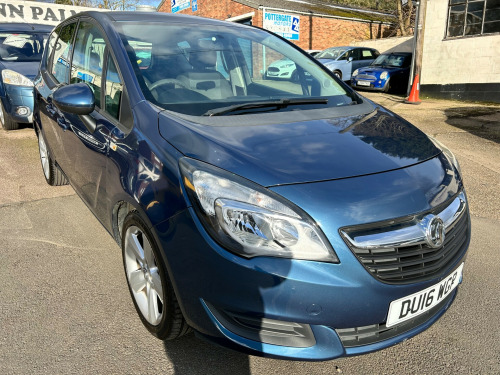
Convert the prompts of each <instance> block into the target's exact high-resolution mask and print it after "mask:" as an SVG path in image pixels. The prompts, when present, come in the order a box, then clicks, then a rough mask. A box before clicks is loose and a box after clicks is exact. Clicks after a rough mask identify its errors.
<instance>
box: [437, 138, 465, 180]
mask: <svg viewBox="0 0 500 375" xmlns="http://www.w3.org/2000/svg"><path fill="white" fill-rule="evenodd" d="M429 139H430V140H431V141H432V142H433V143H434V145H435V146H436V147H437V148H439V149H440V150H441V151H443V154H444V155H445V156H446V157H447V158H448V160H449V161H451V163H452V164H453V166H454V167H455V168H456V170H457V171H458V173H459V174H460V175H461V174H462V170H461V169H460V164H459V163H458V160H457V158H456V157H455V155H454V154H453V152H451V151H450V149H449V148H448V147H446V146H445V145H443V144H442V143H441V142H439V141H438V140H437V139H436V138H434V137H431V136H429Z"/></svg>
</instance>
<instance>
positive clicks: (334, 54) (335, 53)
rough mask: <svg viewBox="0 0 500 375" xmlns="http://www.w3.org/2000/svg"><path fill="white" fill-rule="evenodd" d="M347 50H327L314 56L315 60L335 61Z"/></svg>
mask: <svg viewBox="0 0 500 375" xmlns="http://www.w3.org/2000/svg"><path fill="white" fill-rule="evenodd" d="M346 51H347V50H346V49H345V48H338V47H337V48H328V49H325V50H324V51H321V52H320V53H318V54H317V55H316V56H314V57H315V58H317V59H332V60H337V59H338V58H339V57H340V56H342V55H343V54H344V52H346Z"/></svg>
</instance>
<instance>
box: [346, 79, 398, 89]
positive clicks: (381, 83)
mask: <svg viewBox="0 0 500 375" xmlns="http://www.w3.org/2000/svg"><path fill="white" fill-rule="evenodd" d="M358 81H360V80H359V79H357V78H352V79H351V86H352V87H353V88H355V89H357V90H358V89H360V90H369V91H386V90H387V85H388V84H389V78H387V79H385V80H381V79H376V80H361V81H364V82H369V86H365V85H360V84H359V83H358Z"/></svg>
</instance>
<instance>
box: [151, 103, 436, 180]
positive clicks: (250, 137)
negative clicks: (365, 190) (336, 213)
mask: <svg viewBox="0 0 500 375" xmlns="http://www.w3.org/2000/svg"><path fill="white" fill-rule="evenodd" d="M159 131H160V134H161V136H162V137H163V138H164V139H166V140H167V141H168V142H170V143H171V144H172V145H173V146H174V147H175V148H177V149H178V150H179V151H180V152H182V153H183V154H184V155H186V156H189V157H192V158H194V159H198V160H201V161H204V162H207V163H210V164H212V165H215V166H218V167H220V168H223V169H225V170H227V171H230V172H233V173H235V174H238V175H240V176H243V177H245V178H248V179H250V180H252V181H255V182H257V183H259V184H261V185H263V186H275V185H283V184H294V183H305V182H316V181H326V180H334V179H342V178H348V177H354V176H361V175H369V174H373V173H380V172H384V171H389V170H396V169H400V168H404V167H407V166H409V165H413V164H417V163H420V162H422V161H425V160H428V159H430V158H433V157H434V156H436V155H438V154H439V153H440V150H439V149H438V148H436V147H435V145H434V144H433V143H432V142H431V141H430V140H429V139H428V137H427V136H426V135H425V134H424V133H422V132H421V131H420V130H418V129H417V128H415V127H414V126H413V125H411V124H410V123H408V122H407V121H405V120H404V119H402V118H400V117H398V116H396V115H395V114H393V113H391V112H389V111H387V110H386V109H384V108H383V107H377V106H375V105H373V104H372V103H371V102H368V101H366V100H365V102H364V103H363V104H358V105H355V106H346V107H338V108H329V109H321V110H302V111H282V112H273V113H266V114H262V113H261V114H247V115H235V116H234V115H233V116H218V117H215V116H213V117H200V116H188V115H180V114H178V113H174V112H170V111H163V112H161V113H160V115H159Z"/></svg>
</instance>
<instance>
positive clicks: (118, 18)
mask: <svg viewBox="0 0 500 375" xmlns="http://www.w3.org/2000/svg"><path fill="white" fill-rule="evenodd" d="M84 16H90V17H92V18H94V19H96V20H97V21H99V22H162V23H184V24H185V23H195V24H198V25H221V26H222V25H224V26H233V27H243V28H247V27H249V26H246V25H242V24H238V23H234V22H227V21H220V20H215V19H212V18H204V17H198V16H190V15H185V14H172V13H164V12H133V11H130V12H126V11H125V12H116V11H114V12H96V11H88V12H82V13H78V14H76V15H74V16H72V17H70V18H79V17H84Z"/></svg>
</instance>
